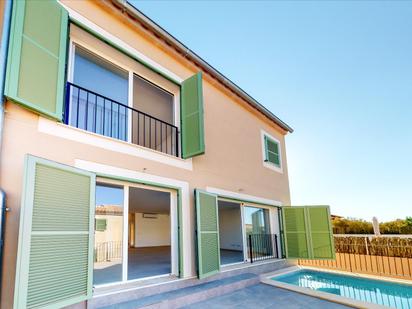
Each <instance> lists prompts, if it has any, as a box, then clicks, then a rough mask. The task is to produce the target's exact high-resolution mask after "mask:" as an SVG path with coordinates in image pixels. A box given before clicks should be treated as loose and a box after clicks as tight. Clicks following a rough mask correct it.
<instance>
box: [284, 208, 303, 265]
mask: <svg viewBox="0 0 412 309" xmlns="http://www.w3.org/2000/svg"><path fill="white" fill-rule="evenodd" d="M282 214H283V229H284V236H285V247H286V248H285V249H286V257H287V258H290V259H293V258H303V259H306V258H309V252H308V248H309V244H308V238H307V226H306V216H305V208H304V207H283V208H282Z"/></svg>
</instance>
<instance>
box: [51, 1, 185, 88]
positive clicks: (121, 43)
mask: <svg viewBox="0 0 412 309" xmlns="http://www.w3.org/2000/svg"><path fill="white" fill-rule="evenodd" d="M59 4H60V5H61V6H62V7H64V8H65V9H66V10H67V12H68V13H69V16H70V18H71V19H73V20H75V21H76V22H78V23H80V24H83V25H84V26H86V27H88V28H90V29H92V30H93V31H95V32H96V33H98V34H100V35H102V36H103V37H105V38H106V39H108V40H109V41H111V42H113V43H114V44H115V45H117V46H119V47H121V48H123V49H125V50H127V51H128V52H130V53H131V54H133V55H135V56H136V57H137V58H139V59H141V60H142V61H143V62H146V63H147V64H149V65H151V66H152V67H154V68H156V69H157V70H159V71H160V72H162V74H164V75H167V76H169V77H170V78H172V79H174V80H175V81H176V82H178V83H182V82H183V78H180V77H179V76H177V75H176V74H174V73H173V72H171V71H169V70H168V69H166V68H165V67H163V66H161V65H160V64H158V63H157V62H155V61H153V60H152V59H150V58H149V57H147V56H146V55H144V54H142V53H141V52H139V51H138V50H136V49H135V48H133V47H132V46H130V45H129V44H127V43H125V42H124V41H122V40H120V39H119V38H118V37H116V36H114V35H113V34H111V33H110V32H107V31H106V30H104V29H103V28H101V27H99V26H98V25H96V24H95V23H93V22H91V21H90V20H89V19H87V18H86V17H84V16H83V15H81V14H79V13H78V12H76V11H75V10H73V9H71V8H69V7H68V6H67V5H65V4H64V3H62V2H61V1H59Z"/></svg>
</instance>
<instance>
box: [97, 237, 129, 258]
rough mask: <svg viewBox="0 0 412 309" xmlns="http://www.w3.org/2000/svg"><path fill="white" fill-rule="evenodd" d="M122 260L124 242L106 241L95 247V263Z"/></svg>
mask: <svg viewBox="0 0 412 309" xmlns="http://www.w3.org/2000/svg"><path fill="white" fill-rule="evenodd" d="M121 258H122V242H121V241H106V242H100V243H97V244H96V245H95V247H94V261H95V262H110V261H112V260H116V259H121Z"/></svg>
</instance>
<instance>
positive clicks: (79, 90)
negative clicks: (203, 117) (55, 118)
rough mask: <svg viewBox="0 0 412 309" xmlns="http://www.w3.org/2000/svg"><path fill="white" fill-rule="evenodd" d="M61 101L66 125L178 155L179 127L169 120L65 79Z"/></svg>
mask: <svg viewBox="0 0 412 309" xmlns="http://www.w3.org/2000/svg"><path fill="white" fill-rule="evenodd" d="M65 104H66V107H65V115H64V122H65V123H66V124H68V125H71V126H73V127H76V128H80V129H83V130H87V131H90V132H93V133H97V134H101V135H104V136H109V137H112V138H116V139H119V140H122V141H128V142H131V143H133V144H136V145H140V146H144V147H147V148H150V149H153V150H157V151H161V152H164V153H167V154H169V155H172V156H176V157H178V156H179V131H178V128H177V127H176V126H174V125H172V124H170V123H167V122H165V121H163V120H160V119H158V118H156V117H153V116H150V115H148V114H146V113H144V112H141V111H139V110H137V109H134V108H132V107H129V106H127V105H125V104H122V103H120V102H117V101H114V100H112V99H110V98H107V97H105V96H102V95H100V94H98V93H96V92H93V91H90V90H88V89H85V88H83V87H81V86H78V85H75V84H72V83H69V82H68V83H67V89H66V103H65Z"/></svg>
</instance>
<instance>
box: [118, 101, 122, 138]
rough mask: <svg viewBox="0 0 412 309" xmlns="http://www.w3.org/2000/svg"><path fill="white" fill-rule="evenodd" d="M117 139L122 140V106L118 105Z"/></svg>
mask: <svg viewBox="0 0 412 309" xmlns="http://www.w3.org/2000/svg"><path fill="white" fill-rule="evenodd" d="M117 139H122V138H121V137H120V105H117Z"/></svg>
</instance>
